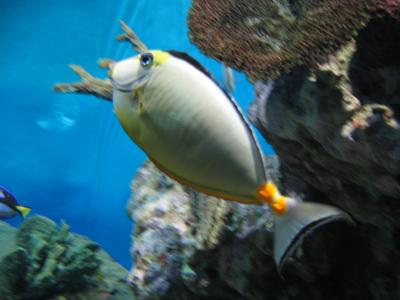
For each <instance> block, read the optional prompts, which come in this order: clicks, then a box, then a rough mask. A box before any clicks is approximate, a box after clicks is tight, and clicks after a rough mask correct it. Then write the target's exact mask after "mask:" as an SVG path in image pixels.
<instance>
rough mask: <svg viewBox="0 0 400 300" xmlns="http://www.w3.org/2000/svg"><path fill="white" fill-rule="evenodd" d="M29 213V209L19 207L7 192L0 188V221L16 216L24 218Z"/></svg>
mask: <svg viewBox="0 0 400 300" xmlns="http://www.w3.org/2000/svg"><path fill="white" fill-rule="evenodd" d="M30 211H31V209H30V208H29V207H25V206H21V205H19V204H18V202H17V200H16V199H15V197H14V196H13V195H12V194H11V193H10V192H9V191H7V190H6V189H5V188H3V187H0V220H5V219H10V218H13V217H15V216H16V215H17V214H19V215H21V217H23V218H25V217H26V216H27V215H28V214H29V212H30Z"/></svg>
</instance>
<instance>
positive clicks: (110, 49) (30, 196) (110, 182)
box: [0, 0, 272, 267]
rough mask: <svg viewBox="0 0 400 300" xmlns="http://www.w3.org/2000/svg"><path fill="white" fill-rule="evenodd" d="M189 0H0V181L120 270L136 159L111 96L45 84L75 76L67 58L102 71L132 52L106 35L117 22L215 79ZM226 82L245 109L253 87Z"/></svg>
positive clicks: (240, 79)
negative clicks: (188, 58) (190, 27)
mask: <svg viewBox="0 0 400 300" xmlns="http://www.w3.org/2000/svg"><path fill="white" fill-rule="evenodd" d="M189 6H190V1H188V0H137V1H133V0H131V1H115V0H91V1H83V0H62V1H61V0H60V1H54V0H35V1H29V0H13V1H8V0H0V13H1V18H0V28H1V31H0V41H1V47H0V113H1V116H0V141H1V146H0V185H4V186H5V187H7V188H8V189H10V190H11V191H12V192H13V193H14V194H15V196H16V197H17V199H19V201H20V202H21V203H22V204H24V205H28V206H30V207H32V209H33V210H32V213H34V214H41V215H45V216H48V217H50V218H51V219H53V220H55V221H57V222H59V221H60V220H61V219H64V220H66V222H67V223H68V224H69V225H70V226H71V230H72V231H75V232H78V233H80V234H83V235H87V236H88V237H90V238H91V239H93V240H95V241H96V242H98V243H99V244H101V246H102V247H104V248H105V250H106V251H108V252H109V253H110V254H111V255H112V257H114V258H115V259H116V260H117V261H119V262H120V263H121V264H123V265H124V266H125V267H129V265H130V256H129V247H130V233H131V226H132V224H131V222H130V220H129V219H128V217H127V214H126V201H127V199H128V197H129V194H130V190H129V183H130V181H131V179H132V177H133V176H134V174H135V170H136V169H137V168H138V166H140V164H141V163H142V162H143V161H144V159H145V156H144V154H143V153H142V152H141V151H139V149H138V148H137V147H136V146H135V145H134V144H133V143H132V142H131V141H130V140H129V139H128V138H127V136H126V135H125V134H124V133H123V131H122V129H121V128H120V126H119V124H118V123H117V121H116V118H115V117H114V115H113V113H112V109H111V105H110V103H107V102H106V101H100V100H98V99H96V98H94V97H93V96H80V95H63V94H57V93H54V92H53V91H52V90H51V86H52V84H54V83H55V82H60V81H64V82H69V81H74V80H76V79H77V78H76V76H75V75H74V74H73V73H72V72H71V71H70V70H69V69H68V68H67V64H70V63H75V64H80V65H82V66H84V67H85V68H86V69H87V70H88V71H89V72H91V73H92V74H94V75H96V76H99V77H104V72H103V71H102V70H99V69H98V68H97V66H96V61H97V60H98V59H99V58H113V59H121V58H124V57H127V56H130V55H132V54H133V52H132V50H131V48H130V46H129V45H128V44H123V43H117V42H116V41H115V36H116V35H117V34H118V33H121V31H120V28H119V25H118V19H122V20H124V21H125V22H126V23H127V24H128V25H130V26H131V27H132V28H133V29H134V30H135V32H136V33H137V34H138V35H139V36H140V38H141V39H142V40H143V41H144V42H145V43H146V44H147V45H148V46H149V47H150V48H160V49H176V50H180V51H185V52H188V53H189V54H191V55H192V56H194V57H196V58H197V59H198V60H199V61H200V62H201V63H203V64H204V65H205V66H206V68H208V69H209V70H210V71H211V72H212V73H213V74H214V75H215V77H216V78H217V79H219V80H221V65H220V64H219V63H217V62H215V61H213V60H211V59H208V58H206V57H204V56H202V55H201V54H200V52H199V51H198V50H197V49H196V47H195V46H194V45H191V44H190V42H189V40H188V38H187V27H186V24H185V19H186V15H187V10H188V8H189ZM235 80H236V91H235V94H234V96H235V98H236V99H237V101H238V102H239V104H240V105H241V107H242V108H243V110H244V111H246V109H247V106H248V104H249V103H250V101H251V100H252V99H253V98H254V94H253V91H252V88H251V86H250V84H249V83H248V82H247V81H246V79H245V77H244V76H243V75H241V74H237V73H236V74H235ZM263 148H264V151H265V152H268V153H271V152H272V151H271V148H270V147H269V146H268V145H266V144H265V143H263ZM19 222H20V220H19V219H18V218H16V219H13V220H12V221H11V222H10V223H12V224H14V225H16V224H18V223H19Z"/></svg>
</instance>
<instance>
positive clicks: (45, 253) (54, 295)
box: [0, 217, 133, 300]
mask: <svg viewBox="0 0 400 300" xmlns="http://www.w3.org/2000/svg"><path fill="white" fill-rule="evenodd" d="M1 228H2V229H4V231H5V232H8V233H9V234H8V238H9V243H10V244H15V247H14V249H8V254H7V255H4V256H3V257H2V260H1V262H0V298H2V299H6V300H7V299H10V300H19V299H32V300H35V299H40V300H43V299H133V294H132V293H131V292H130V291H129V288H128V286H127V285H125V284H121V281H123V280H124V276H126V273H124V272H122V273H121V269H122V268H120V267H117V266H116V265H113V263H111V262H109V260H110V258H109V257H107V255H106V254H105V253H102V251H101V250H100V248H99V246H98V245H97V244H94V243H93V242H91V241H89V240H87V239H85V238H83V237H79V236H76V235H73V234H71V233H69V231H68V226H67V225H66V224H62V225H61V227H60V228H57V226H56V225H55V224H54V223H53V222H52V221H50V220H49V219H46V218H43V217H32V218H29V219H27V220H26V221H25V222H24V224H23V225H22V226H21V228H20V229H19V230H18V232H16V233H15V230H12V229H11V230H10V229H9V228H8V227H7V226H5V225H2V226H1ZM13 241H15V243H14V242H13ZM0 247H1V248H3V245H1V246H0ZM111 270H113V271H114V272H115V273H114V274H111V275H110V274H107V273H105V271H106V272H108V271H111ZM121 275H122V276H121ZM106 276H107V278H106ZM118 281H120V282H119V283H118ZM123 296H125V298H121V297H123Z"/></svg>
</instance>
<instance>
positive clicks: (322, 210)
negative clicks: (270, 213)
mask: <svg viewBox="0 0 400 300" xmlns="http://www.w3.org/2000/svg"><path fill="white" fill-rule="evenodd" d="M340 219H344V220H348V221H349V222H351V218H350V216H349V215H348V214H347V213H345V212H344V211H342V210H340V209H338V208H335V207H333V206H329V205H326V204H321V203H313V202H300V203H296V204H294V205H293V206H291V207H290V208H289V209H288V210H287V211H286V212H285V213H284V214H282V215H280V216H276V218H275V237H274V238H275V240H274V260H275V263H276V265H277V267H278V270H279V272H280V271H281V269H282V267H283V265H284V264H285V261H286V259H287V258H288V257H289V256H290V255H291V254H292V253H293V251H294V250H295V249H296V248H297V246H298V245H299V244H300V243H301V241H302V240H303V238H304V237H306V236H307V235H308V234H310V233H311V232H312V231H313V230H315V229H316V228H318V227H320V226H322V225H324V224H326V223H329V222H332V221H335V220H340Z"/></svg>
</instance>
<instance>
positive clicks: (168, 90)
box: [109, 50, 349, 270]
mask: <svg viewBox="0 0 400 300" xmlns="http://www.w3.org/2000/svg"><path fill="white" fill-rule="evenodd" d="M109 76H110V79H111V82H112V86H113V99H112V101H113V108H114V113H115V115H116V117H117V118H118V120H119V122H120V124H121V126H122V127H123V129H124V130H125V132H126V133H127V135H128V136H129V137H130V138H131V139H132V140H133V142H134V143H135V144H136V145H138V146H139V147H140V148H141V149H142V150H143V151H144V152H145V153H146V154H147V156H148V157H149V159H150V160H151V161H152V162H153V163H154V164H155V165H156V166H157V167H158V168H159V169H160V170H162V171H163V172H164V173H165V174H167V175H168V176H170V177H171V178H173V179H175V180H177V181H178V182H180V183H181V184H184V185H186V186H189V187H191V188H193V189H195V190H197V191H200V192H202V193H205V194H208V195H212V196H215V197H218V198H221V199H225V200H230V201H236V202H240V203H245V204H254V205H263V204H265V205H268V206H269V207H270V208H271V210H272V212H273V214H274V216H275V230H274V260H275V262H276V264H277V267H278V269H279V270H281V268H282V266H283V264H284V263H285V261H286V259H287V258H288V257H289V256H290V254H291V253H292V252H293V250H294V249H296V247H297V246H298V244H299V243H300V242H301V240H302V239H303V238H304V236H305V235H306V234H309V233H310V232H311V231H313V230H314V229H316V228H318V227H319V226H321V225H323V224H325V223H328V222H331V221H333V220H337V219H346V218H349V217H348V215H347V214H346V213H345V212H343V211H342V210H340V209H338V208H335V207H333V206H329V205H325V204H320V203H311V202H300V201H297V200H295V199H293V198H290V197H286V196H284V195H282V194H281V193H280V192H279V190H278V188H277V186H276V185H275V184H274V183H273V182H271V181H268V179H267V176H266V172H265V166H264V162H263V157H262V153H261V151H260V147H259V145H258V143H257V141H256V139H255V136H254V134H253V132H252V129H251V127H250V126H249V125H248V123H247V122H246V120H245V118H244V117H243V115H242V113H241V112H240V110H239V108H238V106H237V105H236V104H235V102H234V101H233V99H232V98H231V97H230V96H229V95H228V94H227V93H226V92H225V91H224V90H223V89H222V88H221V87H220V86H219V85H218V84H217V83H216V82H215V80H213V79H212V78H211V76H210V74H209V73H208V72H207V71H206V70H205V69H204V68H203V67H202V66H201V65H200V63H198V62H197V61H196V60H194V59H193V58H192V57H190V56H189V55H187V54H186V53H182V52H177V51H161V50H153V51H149V50H146V51H144V52H142V53H140V54H139V55H137V56H134V57H130V58H127V59H124V60H122V61H119V62H115V63H112V64H110V70H109Z"/></svg>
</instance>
